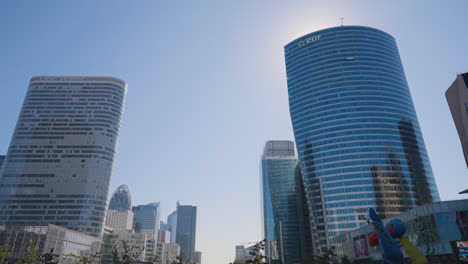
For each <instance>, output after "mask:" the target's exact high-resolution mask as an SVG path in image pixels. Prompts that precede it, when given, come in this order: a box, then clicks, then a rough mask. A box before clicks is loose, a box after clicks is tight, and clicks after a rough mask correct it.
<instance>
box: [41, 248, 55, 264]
mask: <svg viewBox="0 0 468 264" xmlns="http://www.w3.org/2000/svg"><path fill="white" fill-rule="evenodd" d="M58 257H59V255H57V254H54V249H53V248H51V249H50V252H49V253H44V254H42V255H41V263H42V264H58V263H59V262H58V260H57V258H58Z"/></svg>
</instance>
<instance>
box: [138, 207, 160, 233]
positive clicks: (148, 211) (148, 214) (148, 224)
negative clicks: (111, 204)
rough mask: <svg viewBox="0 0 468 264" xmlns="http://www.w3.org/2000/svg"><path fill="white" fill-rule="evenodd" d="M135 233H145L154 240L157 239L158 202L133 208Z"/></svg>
mask: <svg viewBox="0 0 468 264" xmlns="http://www.w3.org/2000/svg"><path fill="white" fill-rule="evenodd" d="M133 214H134V222H135V232H138V233H145V234H147V235H148V236H151V237H152V238H154V239H155V240H157V239H158V231H159V224H160V221H161V208H160V204H159V202H157V203H149V204H145V205H137V206H134V207H133Z"/></svg>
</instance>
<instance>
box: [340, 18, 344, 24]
mask: <svg viewBox="0 0 468 264" xmlns="http://www.w3.org/2000/svg"><path fill="white" fill-rule="evenodd" d="M340 19H341V26H343V20H344V18H340Z"/></svg>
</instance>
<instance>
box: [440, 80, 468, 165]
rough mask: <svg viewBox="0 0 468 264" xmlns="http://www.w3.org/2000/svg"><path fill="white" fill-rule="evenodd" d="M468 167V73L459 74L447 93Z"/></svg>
mask: <svg viewBox="0 0 468 264" xmlns="http://www.w3.org/2000/svg"><path fill="white" fill-rule="evenodd" d="M445 98H446V99H447V103H448V105H449V108H450V112H451V113H452V118H453V121H454V122H455V127H456V128H457V132H458V137H459V138H460V143H461V146H462V150H463V155H464V157H465V163H466V166H467V167H468V72H467V73H463V74H458V75H457V78H456V79H455V81H454V82H453V83H452V85H450V87H449V88H448V89H447V91H446V92H445Z"/></svg>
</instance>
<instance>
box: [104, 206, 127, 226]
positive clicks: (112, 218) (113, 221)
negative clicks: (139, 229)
mask: <svg viewBox="0 0 468 264" xmlns="http://www.w3.org/2000/svg"><path fill="white" fill-rule="evenodd" d="M106 226H107V227H110V228H112V229H113V230H122V229H123V230H132V228H133V212H132V211H130V210H125V211H119V210H107V215H106Z"/></svg>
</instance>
